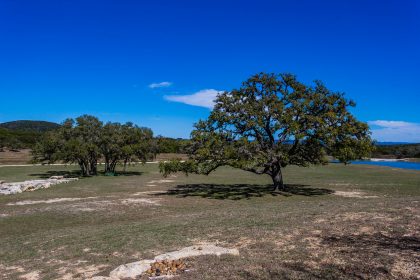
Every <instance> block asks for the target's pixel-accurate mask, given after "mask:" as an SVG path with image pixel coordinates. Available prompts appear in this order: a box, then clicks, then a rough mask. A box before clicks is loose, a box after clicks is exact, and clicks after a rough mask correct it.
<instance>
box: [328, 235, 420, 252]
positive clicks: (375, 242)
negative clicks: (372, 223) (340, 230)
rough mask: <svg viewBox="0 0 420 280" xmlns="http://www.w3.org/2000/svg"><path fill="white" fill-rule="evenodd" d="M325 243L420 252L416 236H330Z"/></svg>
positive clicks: (360, 247)
mask: <svg viewBox="0 0 420 280" xmlns="http://www.w3.org/2000/svg"><path fill="white" fill-rule="evenodd" d="M323 243H324V244H328V245H332V246H339V247H349V248H357V250H360V249H365V250H369V249H370V250H375V251H378V250H386V251H412V252H420V238H418V237H415V236H386V235H384V234H382V233H375V234H372V235H367V234H364V235H345V236H329V237H327V238H324V241H323Z"/></svg>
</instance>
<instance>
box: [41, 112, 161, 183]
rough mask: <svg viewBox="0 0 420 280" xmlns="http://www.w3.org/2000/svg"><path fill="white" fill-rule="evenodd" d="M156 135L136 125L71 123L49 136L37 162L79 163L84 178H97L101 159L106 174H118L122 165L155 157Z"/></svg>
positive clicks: (86, 120)
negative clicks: (89, 176)
mask: <svg viewBox="0 0 420 280" xmlns="http://www.w3.org/2000/svg"><path fill="white" fill-rule="evenodd" d="M153 152H154V145H153V132H152V131H151V130H150V129H148V128H141V127H138V126H135V125H133V124H132V123H126V124H120V123H107V124H105V125H104V124H103V122H101V121H100V120H99V119H98V118H96V117H94V116H89V115H83V116H81V117H78V118H76V120H73V119H67V120H66V121H64V123H63V125H62V126H61V127H60V128H59V129H57V130H55V131H51V132H48V133H47V134H46V135H45V136H44V137H43V138H42V140H41V141H39V142H38V143H37V145H36V146H35V148H34V149H33V156H34V161H35V162H47V163H53V162H56V161H62V162H65V163H77V164H79V166H80V169H81V172H82V174H83V175H96V174H97V165H98V161H99V160H100V159H103V161H104V163H105V172H106V173H115V167H116V165H117V164H118V163H119V162H123V163H124V166H125V165H126V164H127V163H128V162H130V161H132V160H139V161H142V162H144V161H146V160H147V159H148V158H150V157H152V156H153Z"/></svg>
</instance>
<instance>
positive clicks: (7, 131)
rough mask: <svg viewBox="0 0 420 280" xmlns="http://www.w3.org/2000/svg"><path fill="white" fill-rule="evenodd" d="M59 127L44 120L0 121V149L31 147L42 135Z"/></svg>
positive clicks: (14, 149) (15, 149) (16, 149)
mask: <svg viewBox="0 0 420 280" xmlns="http://www.w3.org/2000/svg"><path fill="white" fill-rule="evenodd" d="M58 127H60V125H59V124H56V123H52V122H46V121H12V122H6V123H0V151H3V150H4V148H6V149H9V150H12V151H18V150H19V149H24V148H33V147H34V146H35V144H36V142H37V141H38V140H39V139H40V138H41V137H42V135H43V134H44V133H45V132H47V131H51V130H54V129H57V128H58Z"/></svg>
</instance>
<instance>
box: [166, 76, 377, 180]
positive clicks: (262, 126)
mask: <svg viewBox="0 0 420 280" xmlns="http://www.w3.org/2000/svg"><path fill="white" fill-rule="evenodd" d="M215 102H216V104H215V107H214V109H213V111H212V112H211V114H210V116H209V117H208V119H207V120H201V121H199V122H198V123H197V124H196V125H195V129H194V130H193V132H192V133H191V145H190V147H189V155H190V160H189V161H186V162H180V161H172V162H167V163H164V164H162V165H161V171H162V172H163V174H165V175H167V174H169V173H171V172H176V171H183V172H186V173H188V172H194V173H200V174H209V173H210V172H212V171H214V170H215V169H216V168H218V167H219V166H222V165H229V166H232V167H236V168H240V169H243V170H246V171H250V172H253V173H256V174H268V175H269V176H271V178H272V179H273V183H274V186H275V187H276V188H281V187H283V181H282V177H281V168H284V167H285V166H287V165H297V166H308V165H310V164H325V163H326V162H327V161H326V158H325V155H326V154H327V153H329V154H332V155H334V156H335V157H337V158H338V159H339V160H340V161H343V162H349V161H350V160H354V159H358V158H361V157H364V156H368V155H369V153H370V151H371V148H372V145H371V139H370V133H369V130H368V126H367V124H365V123H362V122H359V121H357V120H356V119H355V118H354V116H353V115H352V114H351V113H350V112H349V111H348V108H349V107H353V106H355V104H354V102H353V101H351V100H347V99H345V98H344V95H343V94H342V93H339V92H332V91H330V90H329V89H327V88H326V87H325V86H324V84H323V83H322V82H320V81H315V83H314V85H313V86H307V85H304V84H303V83H301V82H299V81H298V80H297V79H296V77H295V76H294V75H291V74H280V75H275V74H265V73H261V74H257V75H254V76H252V77H251V78H249V79H248V80H247V81H245V82H244V83H243V84H242V86H241V87H240V88H239V89H234V90H232V91H230V92H223V93H221V94H219V95H218V97H217V99H216V100H215Z"/></svg>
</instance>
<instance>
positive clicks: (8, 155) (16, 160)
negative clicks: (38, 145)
mask: <svg viewBox="0 0 420 280" xmlns="http://www.w3.org/2000/svg"><path fill="white" fill-rule="evenodd" d="M31 159H32V155H31V150H30V149H23V150H19V151H9V150H4V151H3V152H0V165H1V164H28V163H29V162H30V161H31Z"/></svg>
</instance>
